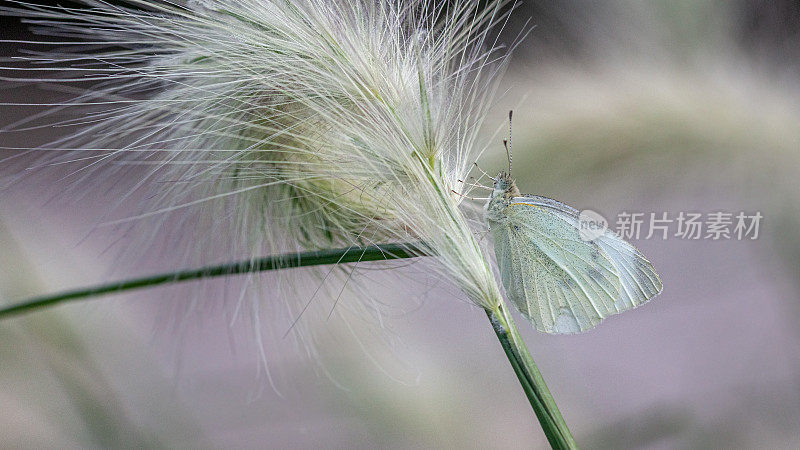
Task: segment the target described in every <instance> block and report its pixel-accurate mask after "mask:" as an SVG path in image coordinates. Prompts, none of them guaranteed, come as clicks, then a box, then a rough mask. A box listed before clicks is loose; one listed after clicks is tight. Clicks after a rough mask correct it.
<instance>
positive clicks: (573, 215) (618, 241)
mask: <svg viewBox="0 0 800 450" xmlns="http://www.w3.org/2000/svg"><path fill="white" fill-rule="evenodd" d="M514 201H515V202H519V203H527V204H530V205H534V206H539V207H541V208H544V209H545V210H547V211H549V212H551V213H552V214H555V215H556V216H558V217H560V218H561V219H562V220H564V221H565V222H568V223H571V224H572V225H573V226H574V227H577V226H578V224H577V222H578V215H579V212H578V210H576V209H575V208H572V207H571V206H568V205H565V204H564V203H561V202H559V201H556V200H553V199H550V198H547V197H540V196H526V197H517V198H515V199H514ZM594 242H595V243H596V244H597V245H598V246H599V247H600V249H601V250H603V252H605V254H606V256H608V258H609V259H610V260H611V262H612V263H613V264H614V268H615V269H616V271H617V273H618V274H619V278H620V282H621V285H622V290H621V291H620V296H619V297H618V298H617V299H616V302H615V306H616V309H617V312H623V311H627V310H629V309H633V308H636V307H637V306H639V305H641V304H643V303H645V302H647V301H648V300H650V299H651V298H653V297H655V296H656V295H658V294H659V293H660V292H661V289H662V288H663V285H662V284H661V279H660V278H659V277H658V274H657V273H656V270H655V268H653V264H651V263H650V261H648V260H647V258H645V257H644V255H642V253H641V252H640V251H639V250H638V249H637V248H636V247H634V246H633V245H631V244H629V243H628V242H626V241H625V240H624V239H622V238H621V237H620V236H619V235H618V234H617V233H615V232H614V231H612V230H610V229H609V230H606V232H605V233H604V234H603V235H602V236H600V237H598V238H596V239H595V240H594Z"/></svg>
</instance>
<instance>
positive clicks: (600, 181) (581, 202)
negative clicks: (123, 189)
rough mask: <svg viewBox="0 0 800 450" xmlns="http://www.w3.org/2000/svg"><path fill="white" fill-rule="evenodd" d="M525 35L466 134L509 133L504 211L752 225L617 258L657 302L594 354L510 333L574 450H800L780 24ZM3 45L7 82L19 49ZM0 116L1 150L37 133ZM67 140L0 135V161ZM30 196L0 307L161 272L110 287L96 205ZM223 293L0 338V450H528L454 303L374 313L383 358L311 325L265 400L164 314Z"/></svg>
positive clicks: (489, 342)
mask: <svg viewBox="0 0 800 450" xmlns="http://www.w3.org/2000/svg"><path fill="white" fill-rule="evenodd" d="M528 20H530V22H528V23H527V25H526V22H527V21H528ZM530 25H535V27H534V28H533V29H532V31H531V33H530V35H529V36H528V37H527V38H526V39H525V40H524V41H523V42H522V44H521V45H520V46H519V47H518V50H517V51H516V52H515V54H514V56H513V59H512V62H511V64H510V68H509V71H508V73H507V76H506V80H505V81H504V88H505V91H506V93H505V95H504V96H503V97H502V98H501V99H499V100H498V102H497V105H496V107H495V108H494V112H493V116H492V118H490V119H489V120H488V122H489V124H490V125H491V127H488V128H490V129H487V130H486V133H487V136H488V135H491V134H492V133H494V132H496V131H497V130H498V129H502V127H503V123H504V120H505V116H506V111H507V110H509V109H514V111H515V116H514V117H515V123H514V134H513V136H514V171H515V176H516V178H517V180H518V184H519V185H520V187H521V189H522V190H523V191H524V192H528V193H536V194H541V195H547V196H550V197H553V198H557V199H559V200H562V201H564V202H566V203H568V204H571V205H573V206H575V207H577V208H579V209H584V208H589V209H592V210H594V211H598V212H600V213H602V214H603V215H604V216H605V217H607V218H609V219H610V220H611V221H612V224H613V222H614V218H615V217H616V216H617V214H619V213H620V212H622V211H626V212H643V213H645V214H646V215H647V216H649V213H650V212H655V213H657V214H659V215H660V214H661V213H663V212H666V213H668V214H669V215H670V216H671V217H673V218H674V217H675V216H676V215H677V214H678V213H679V212H681V211H683V212H699V213H703V214H704V215H705V214H708V213H713V212H716V211H727V212H734V213H737V212H739V211H745V212H747V213H749V214H752V213H755V212H760V213H761V214H762V215H763V216H764V219H763V220H762V222H761V228H760V232H759V237H758V239H756V240H741V241H740V240H736V239H722V240H718V241H713V240H707V239H702V240H686V239H679V238H677V237H675V236H672V235H673V234H674V232H675V230H676V228H675V224H674V223H673V224H672V226H673V228H671V233H670V234H671V236H670V237H669V238H668V239H666V240H662V239H656V238H651V239H639V240H634V243H635V244H636V245H637V246H638V247H639V248H640V249H641V250H642V251H643V252H644V253H645V254H646V255H647V256H648V257H649V258H650V259H651V261H652V262H653V263H654V265H655V266H656V268H657V269H658V271H659V273H660V274H661V277H662V279H663V282H664V292H663V293H662V294H661V295H660V296H658V297H657V298H656V299H655V300H653V301H652V302H650V303H648V304H647V305H645V306H643V307H641V308H639V309H637V310H635V311H633V312H629V313H626V314H624V315H622V316H617V317H613V318H611V319H609V320H607V321H606V322H605V323H604V324H602V325H601V326H600V327H599V328H597V329H596V330H593V331H592V332H589V333H585V334H581V335H575V336H548V335H544V334H540V333H537V332H536V331H535V330H533V328H532V327H528V326H527V325H526V324H525V323H524V319H522V318H521V317H520V318H519V321H520V323H519V325H520V328H521V330H522V333H523V335H524V337H525V338H526V340H527V342H528V345H529V347H530V348H531V350H532V353H533V356H534V358H535V359H536V361H537V362H538V364H539V366H540V369H541V370H542V372H543V373H544V375H545V378H546V380H547V381H548V384H549V386H550V388H551V390H552V391H553V394H554V396H555V398H556V400H557V402H558V404H559V405H560V407H561V410H562V412H563V414H564V416H565V418H566V420H567V422H568V423H569V424H570V426H571V429H572V431H573V433H574V434H575V436H576V438H577V440H578V442H579V443H581V444H582V446H583V447H584V448H608V449H619V448H653V449H660V448H665V449H667V448H726V449H727V448H798V447H800V346H799V345H798V344H800V299H799V298H798V293H800V283H799V282H798V280H800V272H799V271H798V267H800V238H798V233H797V230H798V225H800V184H799V183H800V182H799V181H798V180H799V179H800V177H798V174H797V170H798V167H799V166H798V163H800V78H798V74H799V72H798V70H800V58H798V56H799V55H798V52H800V45H798V44H800V2H797V1H789V0H779V1H764V0H734V1H722V0H718V1H712V0H708V1H702V0H696V1H689V0H679V1H658V0H647V1H633V0H612V1H607V2H593V1H585V0H558V1H536V2H531V4H522V5H520V6H519V7H518V9H517V10H516V12H515V13H514V15H513V16H512V19H511V20H510V21H509V23H508V24H507V25H506V30H505V32H504V33H503V34H502V35H501V37H500V40H501V42H505V43H507V44H510V43H512V42H513V37H514V36H515V35H516V34H517V32H519V31H520V30H522V29H524V28H525V27H526V26H530ZM0 27H2V28H0V30H2V38H3V39H23V40H24V39H31V38H32V35H31V34H30V33H29V32H28V31H27V30H26V28H25V26H24V25H22V24H20V23H19V21H18V20H17V19H15V18H11V17H3V18H2V22H0ZM0 46H2V55H3V56H4V57H8V56H12V55H19V54H20V52H21V51H23V50H22V49H23V48H24V47H25V45H23V44H16V43H3V44H0ZM68 95H70V93H69V92H63V91H59V90H56V89H53V88H52V87H48V86H45V85H31V84H26V85H20V84H15V83H8V82H6V83H3V84H0V101H2V102H5V103H25V102H47V101H58V100H59V99H61V98H65V96H68ZM1 108H2V113H0V126H1V127H3V128H4V129H8V128H9V127H10V126H12V125H14V124H15V123H17V121H19V120H21V119H23V118H25V117H29V116H30V115H31V114H35V113H36V112H38V111H40V109H37V108H33V107H25V106H18V105H16V106H13V105H7V104H6V105H4V106H2V107H1ZM67 131H68V130H63V129H59V128H58V127H47V128H44V129H36V130H30V131H28V132H15V133H3V134H0V142H2V144H0V145H1V146H2V147H25V146H32V145H36V144H37V143H40V142H44V141H47V140H50V139H53V138H54V137H57V136H59V135H60V134H63V133H65V132H67ZM501 134H502V132H501ZM497 139H498V141H497V146H496V148H495V151H488V152H487V153H486V154H485V155H484V157H483V158H482V160H481V161H480V163H481V165H482V166H483V167H485V168H487V169H491V170H490V172H492V171H495V170H498V169H500V168H502V167H503V166H504V165H505V154H504V152H503V150H502V146H501V144H500V140H499V138H497ZM9 156H13V150H0V185H2V184H3V181H4V180H9V179H12V178H15V177H14V176H13V175H16V174H19V173H20V170H25V169H24V167H23V168H20V167H21V166H20V163H19V160H18V159H13V160H8V159H4V158H7V157H9ZM23 165H24V164H23ZM31 173H32V174H31V176H30V177H29V179H26V180H25V182H24V183H18V182H15V183H14V184H12V185H10V186H4V189H3V190H0V302H3V303H10V302H13V301H16V300H20V299H22V298H25V297H27V296H31V295H36V294H41V293H45V292H52V291H56V290H61V289H65V288H69V287H76V286H82V285H86V284H89V283H96V282H101V281H104V280H109V279H111V278H118V277H120V276H123V275H130V274H144V273H153V272H154V271H158V270H162V269H166V268H169V266H170V264H172V263H173V261H171V260H170V258H169V257H168V256H164V255H161V254H159V255H157V256H154V257H153V258H152V260H147V259H138V260H137V261H136V263H135V264H132V263H122V262H120V261H123V260H124V259H120V255H119V252H118V251H115V250H114V249H115V248H120V246H121V247H122V248H124V245H125V241H126V239H129V236H128V234H127V233H120V232H119V231H116V232H114V231H108V230H104V229H95V225H96V224H97V221H98V217H101V216H102V213H103V212H104V208H107V205H108V203H109V197H108V195H109V194H108V192H109V191H108V190H106V189H105V188H104V186H103V185H102V184H93V185H92V189H91V190H90V191H87V192H85V193H84V195H82V196H80V198H79V199H74V200H73V201H65V199H64V198H63V196H57V195H54V194H56V193H58V192H59V191H61V190H63V186H62V182H63V180H61V179H60V177H58V176H57V175H58V173H57V171H56V172H53V171H50V172H47V173H48V176H47V177H42V176H41V175H37V173H38V172H35V171H32V172H31ZM4 177H5V178H4ZM109 183H110V184H113V181H110V182H109ZM645 226H646V224H645ZM645 234H646V233H645ZM642 237H644V234H643V236H642ZM225 283H226V282H220V283H216V284H211V285H208V284H205V285H203V286H202V288H200V289H198V288H197V287H195V288H192V287H167V288H156V289H152V290H149V291H142V292H136V293H132V294H127V295H119V296H114V297H107V298H104V299H101V300H93V301H91V302H86V303H80V304H72V305H68V306H62V307H58V308H54V309H52V310H48V311H45V312H38V313H35V314H32V315H28V316H24V317H17V318H12V319H7V320H4V321H2V322H0V447H4V448H86V447H89V448H122V447H128V448H130V447H138V448H142V447H151V448H159V447H168V448H375V447H382V448H410V447H415V448H418V447H437V448H530V447H534V448H544V447H546V441H545V439H544V436H543V435H542V433H541V429H540V428H539V425H538V423H537V422H536V420H535V418H534V416H533V414H532V411H531V409H530V405H529V404H528V403H527V401H526V399H525V397H524V395H523V394H522V391H521V389H520V387H519V385H518V383H517V381H516V379H515V377H514V374H513V372H512V370H511V368H510V367H509V365H508V362H507V361H506V359H505V357H504V356H503V353H502V351H501V348H500V346H499V345H498V343H497V341H496V339H495V337H494V335H493V332H492V330H491V329H490V328H489V326H488V324H487V323H486V318H485V316H484V314H482V313H481V311H479V310H478V309H477V308H475V307H473V306H470V305H469V304H467V303H466V302H463V301H458V295H457V293H453V292H447V289H443V290H436V289H434V290H433V291H431V290H428V289H422V288H420V289H417V290H413V289H412V291H410V292H408V291H407V292H398V293H397V298H396V299H387V301H389V300H391V301H393V302H395V303H397V304H403V302H407V304H406V305H405V307H403V308H400V309H399V311H400V312H399V313H398V314H395V315H391V316H387V317H386V318H385V323H384V324H383V330H384V331H385V333H387V334H390V335H391V339H388V341H390V342H389V343H388V344H387V343H386V342H381V343H380V344H374V345H373V344H371V343H372V342H373V340H370V339H357V338H356V339H354V338H353V336H354V335H356V336H357V335H358V332H354V333H353V332H352V330H351V329H350V328H349V327H347V326H345V325H344V324H343V323H342V322H341V321H337V320H331V321H329V322H327V323H323V324H320V325H319V326H323V327H328V328H329V329H326V330H325V332H326V333H328V334H329V335H330V339H328V340H326V341H325V342H326V344H324V345H322V346H321V348H320V354H321V355H323V356H321V357H318V356H315V357H309V356H308V355H305V354H303V353H302V352H298V351H297V350H296V348H294V347H293V346H289V345H287V346H285V347H281V346H271V347H269V348H268V349H267V350H268V351H267V355H266V360H267V362H268V365H269V367H270V368H271V370H270V374H271V375H273V376H274V378H273V379H272V382H270V377H267V376H265V374H264V371H263V364H262V360H261V358H260V357H259V346H258V345H257V342H258V334H257V332H256V331H255V330H254V328H253V327H252V326H250V324H249V323H248V322H247V321H246V320H238V321H233V323H232V324H231V321H230V320H228V319H229V317H228V316H227V315H226V314H225V312H224V311H223V310H224V308H223V307H222V306H220V307H219V308H216V309H215V308H214V307H208V306H206V307H204V308H202V309H201V310H199V311H195V310H191V309H190V308H187V307H186V306H187V304H188V305H189V306H191V305H192V303H191V302H187V301H183V303H184V304H183V306H176V307H175V308H169V307H167V308H165V303H169V304H170V305H172V304H173V303H174V304H176V305H180V304H181V302H182V300H181V299H182V298H183V297H187V296H198V295H203V296H206V297H209V298H210V299H211V300H212V301H211V302H209V303H210V304H213V303H214V302H213V300H214V298H216V296H219V297H220V298H221V300H220V303H225V302H224V301H223V300H222V297H225V296H226V286H227V285H226V284H225ZM231 283H235V281H231ZM264 283H269V278H265V279H264ZM233 291H234V292H235V291H236V290H235V289H233ZM417 291H418V292H417ZM187 311H188V312H187ZM281 326H285V324H284V325H281ZM319 359H324V361H323V362H321V361H319Z"/></svg>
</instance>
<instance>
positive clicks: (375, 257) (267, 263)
mask: <svg viewBox="0 0 800 450" xmlns="http://www.w3.org/2000/svg"><path fill="white" fill-rule="evenodd" d="M421 254H422V252H421V250H420V249H419V248H418V247H417V245H416V244H413V243H404V244H381V245H370V246H367V247H348V248H338V249H333V250H321V251H314V252H303V253H289V254H284V255H277V256H267V257H265V258H259V259H253V260H247V261H239V262H232V263H226V264H220V265H216V266H208V267H201V268H199V269H189V270H183V271H179V272H169V273H163V274H158V275H151V276H147V277H141V278H133V279H129V280H123V281H116V282H113V283H108V284H102V285H98V286H91V287H88V288H81V289H75V290H71V291H64V292H58V293H55V294H52V295H45V296H41V297H34V298H31V299H27V300H24V301H21V302H19V303H15V304H12V305H9V306H6V307H4V308H0V319H2V318H5V317H8V316H12V315H16V314H22V313H26V312H32V311H35V310H38V309H41V308H45V307H48V306H55V305H58V304H61V303H64V302H68V301H75V300H81V299H88V298H91V297H95V296H98V295H102V294H110V293H118V292H123V291H130V290H133V289H140V288H145V287H151V286H158V285H160V284H167V283H177V282H181V281H189V280H197V279H200V278H212V277H220V276H227V275H238V274H245V273H252V272H264V271H268V270H277V269H288V268H293V267H304V266H317V265H324V264H342V263H351V262H358V261H379V260H390V259H402V258H413V257H415V256H420V255H421Z"/></svg>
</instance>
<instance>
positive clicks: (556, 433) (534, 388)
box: [486, 300, 578, 450]
mask: <svg viewBox="0 0 800 450" xmlns="http://www.w3.org/2000/svg"><path fill="white" fill-rule="evenodd" d="M486 315H487V316H488V317H489V321H491V323H492V328H494V332H495V334H496V335H497V339H498V340H499V341H500V344H501V345H502V346H503V351H505V353H506V356H507V357H508V361H509V362H510V363H511V367H513V368H514V373H516V375H517V378H518V379H519V382H520V385H522V389H523V390H524V391H525V395H526V396H527V397H528V401H530V404H531V407H533V411H534V413H536V417H537V418H538V419H539V423H540V424H541V426H542V430H544V434H545V436H546V437H547V440H548V442H550V446H551V447H553V448H554V449H559V450H561V449H577V448H578V444H577V443H576V442H575V438H573V437H572V433H571V432H570V431H569V428H568V427H567V423H566V421H564V417H563V416H562V415H561V411H559V409H558V405H556V401H555V399H554V398H553V395H552V394H551V393H550V389H548V388H547V384H545V382H544V378H543V377H542V374H541V372H539V368H538V367H537V366H536V363H535V362H534V361H533V358H532V357H531V354H530V352H529V351H528V347H527V346H526V345H525V341H523V340H522V336H521V335H520V334H519V331H517V327H516V325H515V324H514V319H513V318H512V317H511V314H510V313H509V311H508V308H506V305H505V303H504V302H503V301H502V300H501V301H500V302H499V303H498V305H497V307H496V308H495V309H493V310H488V309H487V310H486Z"/></svg>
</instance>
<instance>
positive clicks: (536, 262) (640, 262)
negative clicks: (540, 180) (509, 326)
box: [493, 196, 662, 333]
mask: <svg viewBox="0 0 800 450" xmlns="http://www.w3.org/2000/svg"><path fill="white" fill-rule="evenodd" d="M505 216H506V217H507V219H508V220H507V221H506V222H504V223H503V224H496V225H495V226H494V227H493V231H494V237H495V253H496V255H497V259H498V264H499V266H500V272H501V274H502V278H503V285H504V286H505V288H506V291H507V293H508V296H509V298H510V299H511V300H512V301H513V302H514V303H515V304H516V305H517V307H518V308H519V309H520V311H521V312H522V313H523V314H524V315H525V316H526V317H528V318H529V319H530V320H531V321H532V322H533V324H534V325H535V326H536V328H537V329H539V330H541V331H545V332H548V333H571V332H580V331H585V330H588V329H590V328H593V327H594V326H596V325H597V324H598V323H600V321H601V320H602V319H603V318H605V317H607V316H609V315H612V314H616V313H619V312H622V311H625V310H628V309H631V308H635V307H636V306H639V305H641V304H642V303H644V302H646V301H647V300H649V299H650V298H652V297H654V296H655V295H656V294H658V293H659V292H660V291H661V287H662V285H661V280H660V279H659V278H658V275H657V274H656V273H655V270H654V269H653V266H652V264H650V262H649V261H648V260H647V259H645V258H644V256H643V255H642V254H641V253H640V252H639V251H638V250H637V249H636V248H635V247H633V246H632V245H630V244H629V243H627V242H625V241H624V240H623V239H622V238H620V237H619V236H618V235H616V234H615V233H614V232H612V231H606V232H605V233H604V234H603V235H601V236H600V237H598V238H596V239H595V240H593V241H584V240H582V239H581V238H580V234H579V232H578V211H577V210H575V209H574V208H571V207H569V206H567V205H565V204H563V203H560V202H557V201H555V200H552V199H549V198H546V197H538V196H530V197H517V198H515V199H514V201H513V202H512V204H511V205H510V206H508V207H507V208H506V214H505Z"/></svg>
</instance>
